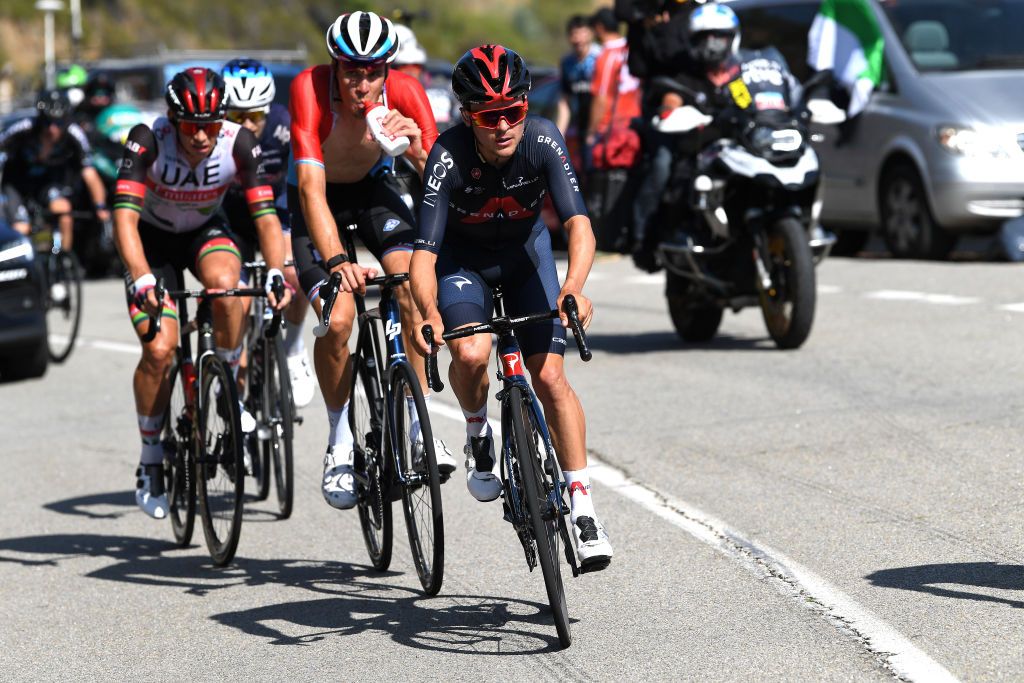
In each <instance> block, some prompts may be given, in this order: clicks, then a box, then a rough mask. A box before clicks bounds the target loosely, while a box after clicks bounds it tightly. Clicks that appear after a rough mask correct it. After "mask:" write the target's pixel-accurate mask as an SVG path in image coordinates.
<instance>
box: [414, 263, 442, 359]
mask: <svg viewBox="0 0 1024 683" xmlns="http://www.w3.org/2000/svg"><path fill="white" fill-rule="evenodd" d="M436 265H437V254H434V253H431V252H429V251H426V250H423V249H421V250H419V251H416V252H413V255H412V259H411V260H410V261H409V283H410V285H411V287H412V298H413V301H415V302H416V307H417V308H419V309H420V315H422V316H423V324H424V325H430V326H431V327H432V328H433V330H434V340H435V342H436V343H437V344H439V345H440V344H444V342H443V341H441V334H442V333H443V332H444V324H443V323H442V322H441V313H440V312H439V311H438V310H437V271H436V270H435V267H436ZM413 341H414V342H415V343H416V347H417V348H418V349H419V351H420V353H424V354H425V353H428V352H429V349H427V344H426V342H425V341H424V340H423V335H422V334H414V335H413Z"/></svg>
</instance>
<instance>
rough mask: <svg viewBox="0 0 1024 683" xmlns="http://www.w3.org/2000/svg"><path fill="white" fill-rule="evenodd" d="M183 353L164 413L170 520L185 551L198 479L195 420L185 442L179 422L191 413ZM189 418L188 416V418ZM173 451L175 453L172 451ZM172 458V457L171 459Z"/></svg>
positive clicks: (193, 520)
mask: <svg viewBox="0 0 1024 683" xmlns="http://www.w3.org/2000/svg"><path fill="white" fill-rule="evenodd" d="M180 368H181V349H178V352H177V353H176V354H175V358H174V362H173V363H172V364H171V372H170V379H169V381H170V387H169V390H168V400H167V409H166V410H165V411H164V419H163V428H162V431H161V445H162V446H163V448H164V478H165V482H164V488H165V490H166V491H167V503H168V506H167V507H168V510H167V516H168V517H170V518H171V531H173V532H174V541H175V543H177V544H178V545H179V546H180V547H182V548H185V547H187V546H188V545H189V543H191V542H192V532H193V530H194V529H195V524H196V475H195V460H194V459H193V458H192V448H193V445H194V432H193V428H192V421H191V418H188V425H187V434H186V435H185V438H184V440H182V438H181V436H182V435H181V434H180V433H179V428H180V427H181V425H180V424H179V419H180V418H181V417H182V416H183V414H185V413H187V410H188V409H187V407H186V406H187V405H188V399H187V394H186V390H185V387H184V385H183V384H182V382H181V376H180V372H181V370H180ZM175 392H178V394H179V395H180V398H181V401H180V408H179V406H178V405H177V404H176V403H175V395H176V394H175ZM186 417H187V416H186ZM169 446H172V447H173V452H169V451H168V447H169ZM168 456H170V457H168Z"/></svg>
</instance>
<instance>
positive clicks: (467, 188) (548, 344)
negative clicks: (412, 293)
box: [415, 118, 586, 357]
mask: <svg viewBox="0 0 1024 683" xmlns="http://www.w3.org/2000/svg"><path fill="white" fill-rule="evenodd" d="M524 126H525V128H524V130H523V139H522V140H521V141H520V143H519V147H518V148H517V149H516V152H515V155H514V156H513V157H512V159H511V160H509V161H508V162H507V163H506V164H505V165H504V166H503V167H501V168H497V167H495V166H492V165H490V164H488V163H485V162H484V161H483V160H482V159H481V158H480V155H479V154H478V153H477V150H476V140H475V137H474V135H473V131H472V130H470V129H469V128H468V127H466V126H465V125H463V124H459V125H456V126H455V127H453V128H451V129H449V130H447V131H445V132H444V133H442V135H441V137H440V138H438V141H437V144H436V145H434V149H433V150H432V151H431V153H430V158H429V159H428V160H427V168H426V180H425V182H424V195H423V202H422V205H421V207H420V220H419V238H418V239H417V240H416V243H415V248H416V249H417V250H426V251H430V252H432V253H435V254H437V255H438V258H437V266H436V275H437V280H438V287H437V302H438V309H439V311H440V312H441V318H442V320H443V321H444V325H445V329H454V328H456V327H460V326H462V325H466V324H469V323H479V322H484V321H486V320H487V319H488V318H489V317H490V315H491V312H492V311H493V309H494V307H493V298H492V294H491V291H492V288H493V287H496V286H501V287H502V289H503V291H504V294H505V311H506V313H507V314H509V315H512V316H516V315H525V314H528V313H537V312H539V311H543V310H552V309H553V308H554V307H555V304H556V302H557V299H558V293H559V289H560V288H559V284H558V274H557V271H556V269H555V260H554V256H553V255H552V253H551V237H550V235H548V231H547V227H546V226H545V225H544V222H543V221H542V220H541V216H540V211H541V208H542V207H543V204H544V197H545V196H546V195H547V193H548V192H549V191H550V192H551V197H552V200H553V203H554V205H555V210H556V211H557V213H558V216H559V219H560V220H561V221H562V222H566V221H568V220H569V219H570V218H572V217H574V216H581V215H583V216H585V215H586V209H585V208H584V206H583V199H582V196H581V194H580V189H579V185H578V184H577V181H576V175H575V172H574V171H573V167H572V163H571V162H570V161H569V158H568V155H567V153H566V150H565V142H564V141H563V140H562V136H561V135H560V134H559V133H558V129H557V128H556V127H555V125H554V124H553V123H551V122H550V121H548V120H547V119H540V118H536V119H535V118H531V119H527V120H526V123H525V124H524ZM516 337H517V339H518V340H519V344H520V346H521V348H522V351H523V354H524V356H526V357H529V356H532V355H534V354H538V353H554V354H559V355H560V354H562V353H564V352H565V345H566V337H565V330H564V328H562V326H561V324H560V323H559V322H558V321H557V320H554V321H550V322H547V321H545V322H540V323H536V324H533V325H528V326H526V327H524V328H522V329H521V330H520V331H518V332H517V333H516Z"/></svg>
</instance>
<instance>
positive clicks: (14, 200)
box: [0, 187, 32, 225]
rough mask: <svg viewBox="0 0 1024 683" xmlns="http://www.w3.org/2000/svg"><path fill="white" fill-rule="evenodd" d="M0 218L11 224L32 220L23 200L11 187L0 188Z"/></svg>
mask: <svg viewBox="0 0 1024 683" xmlns="http://www.w3.org/2000/svg"><path fill="white" fill-rule="evenodd" d="M0 220H5V221H7V222H8V223H10V224H11V225H13V224H15V223H30V222H32V217H31V216H29V213H28V208H27V207H26V206H25V202H24V201H22V199H21V195H20V194H18V191H17V190H15V189H14V188H13V187H4V188H0Z"/></svg>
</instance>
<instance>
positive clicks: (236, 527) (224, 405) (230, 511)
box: [196, 356, 245, 567]
mask: <svg viewBox="0 0 1024 683" xmlns="http://www.w3.org/2000/svg"><path fill="white" fill-rule="evenodd" d="M200 376H201V377H202V380H201V381H202V390H201V392H200V400H199V425H198V430H197V433H196V441H197V444H196V454H197V458H196V460H197V462H198V473H197V480H198V486H199V511H200V514H201V516H202V519H203V532H204V534H205V536H206V546H207V548H208V549H209V551H210V557H211V558H213V563H214V564H215V565H217V566H219V567H222V566H224V565H226V564H227V563H229V562H230V561H231V560H232V559H233V558H234V556H235V550H236V549H237V548H238V539H239V537H240V536H241V533H242V498H243V496H244V494H245V464H244V460H243V459H242V438H241V437H242V425H241V417H240V415H239V409H238V394H237V392H236V389H235V382H234V378H233V377H232V375H231V372H230V371H229V370H228V367H227V365H225V364H224V362H223V361H221V360H220V359H219V358H217V357H216V356H207V357H205V358H204V359H203V366H202V372H201V373H200Z"/></svg>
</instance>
